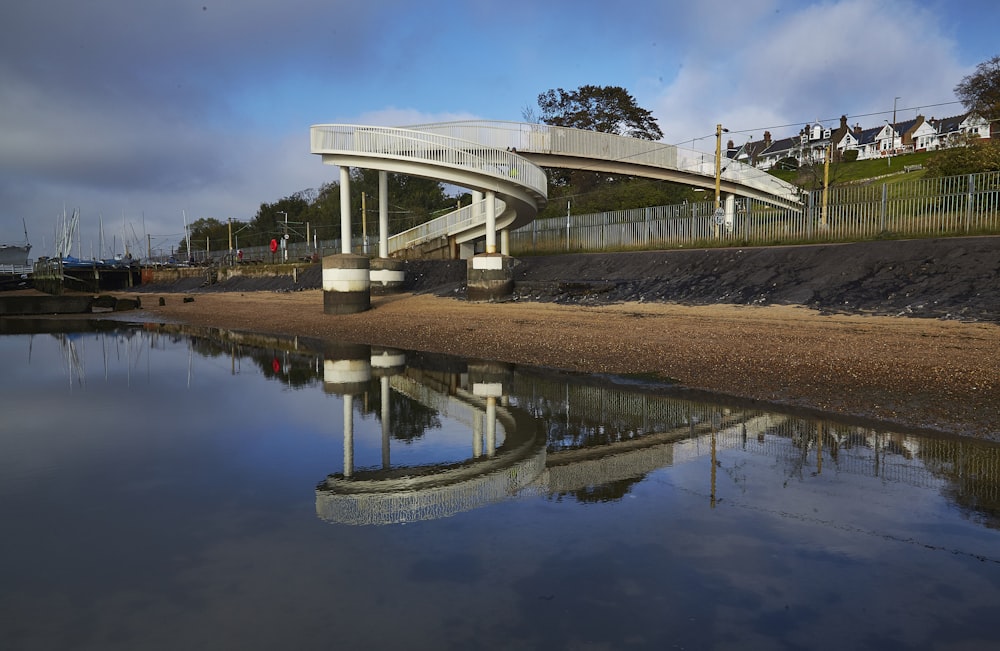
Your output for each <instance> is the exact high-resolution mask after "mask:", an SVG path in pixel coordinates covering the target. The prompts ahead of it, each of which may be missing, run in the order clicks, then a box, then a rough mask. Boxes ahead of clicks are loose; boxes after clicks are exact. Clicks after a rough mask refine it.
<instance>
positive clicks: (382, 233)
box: [378, 170, 389, 258]
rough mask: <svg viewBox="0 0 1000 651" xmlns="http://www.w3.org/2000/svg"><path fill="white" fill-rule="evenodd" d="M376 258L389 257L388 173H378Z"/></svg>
mask: <svg viewBox="0 0 1000 651" xmlns="http://www.w3.org/2000/svg"><path fill="white" fill-rule="evenodd" d="M378 257H380V258H388V257H389V173H388V172H385V171H382V170H379V173H378Z"/></svg>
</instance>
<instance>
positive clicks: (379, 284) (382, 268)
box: [369, 258, 406, 296]
mask: <svg viewBox="0 0 1000 651" xmlns="http://www.w3.org/2000/svg"><path fill="white" fill-rule="evenodd" d="M369 278H370V279H371V293H372V294H374V295H376V296H383V295H385V294H393V293H396V292H399V291H401V290H402V289H403V281H405V280H406V272H405V271H404V270H403V261H402V260H395V259H393V258H374V259H373V260H372V261H371V273H370V274H369Z"/></svg>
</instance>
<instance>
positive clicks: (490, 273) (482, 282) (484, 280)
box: [465, 253, 516, 301]
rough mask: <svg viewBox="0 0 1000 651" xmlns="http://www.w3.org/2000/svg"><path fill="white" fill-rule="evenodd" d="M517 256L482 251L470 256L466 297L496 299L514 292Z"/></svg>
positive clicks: (479, 299)
mask: <svg viewBox="0 0 1000 651" xmlns="http://www.w3.org/2000/svg"><path fill="white" fill-rule="evenodd" d="M515 262H516V259H515V258H512V257H510V256H506V255H502V254H500V253H481V254H479V255H477V256H473V257H472V258H469V266H468V273H467V276H466V278H467V282H466V292H465V295H466V298H467V299H468V300H470V301H495V300H500V299H504V298H507V297H508V296H510V295H511V294H512V293H513V292H514V264H515Z"/></svg>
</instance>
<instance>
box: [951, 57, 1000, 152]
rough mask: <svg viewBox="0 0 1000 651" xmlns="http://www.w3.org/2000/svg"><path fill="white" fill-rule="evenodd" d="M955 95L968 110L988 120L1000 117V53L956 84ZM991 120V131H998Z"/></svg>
mask: <svg viewBox="0 0 1000 651" xmlns="http://www.w3.org/2000/svg"><path fill="white" fill-rule="evenodd" d="M955 95H956V96H957V97H958V99H959V100H961V102H962V104H963V105H964V106H965V108H966V110H968V111H970V112H973V113H977V114H979V116H980V117H983V118H985V119H987V120H991V121H992V120H998V119H1000V55H997V56H995V57H993V58H992V59H990V60H989V61H984V62H982V63H980V64H979V65H978V66H976V71H975V72H974V73H972V74H971V75H967V76H965V77H963V78H962V81H961V82H959V84H958V85H957V86H955ZM995 124H997V123H996V122H991V125H990V126H991V129H990V130H991V132H993V133H995V132H996V127H995V126H993V125H995Z"/></svg>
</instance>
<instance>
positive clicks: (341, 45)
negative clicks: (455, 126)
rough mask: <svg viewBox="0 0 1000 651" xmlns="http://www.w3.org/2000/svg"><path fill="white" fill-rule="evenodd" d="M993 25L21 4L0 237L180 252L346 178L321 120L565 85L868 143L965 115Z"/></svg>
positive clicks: (651, 13)
mask: <svg viewBox="0 0 1000 651" xmlns="http://www.w3.org/2000/svg"><path fill="white" fill-rule="evenodd" d="M997 25H1000V3H998V2H996V0H827V1H809V0H742V1H737V0H698V1H697V2H690V1H688V0H685V1H683V2H681V1H674V0H659V1H632V2H630V1H628V0H622V1H620V2H616V3H608V2H594V1H591V0H573V1H569V0H566V1H552V2H540V1H538V0H535V1H533V2H522V1H520V0H510V1H507V2H495V1H492V0H463V1H461V2H455V1H454V0H426V1H423V2H419V3H416V2H412V1H410V0H370V1H368V2H359V1H357V0H349V1H344V0H284V1H283V2H273V1H264V0H143V2H134V1H132V0H88V1H86V2H82V1H80V0H41V1H39V0H9V1H8V2H6V3H4V4H3V6H2V8H0V242H17V241H20V240H23V229H22V225H21V222H22V219H23V220H24V221H25V222H26V223H27V227H28V234H29V236H30V238H31V242H32V244H33V245H34V246H35V249H34V250H33V252H32V254H33V256H36V255H45V254H51V253H52V252H53V251H52V250H51V249H52V244H53V240H54V233H55V228H56V222H57V218H58V216H59V215H61V214H62V212H63V209H64V207H65V208H66V210H73V209H74V208H79V210H80V212H81V227H82V228H81V230H82V236H81V241H82V248H83V250H82V251H78V253H82V254H83V255H90V252H91V251H92V250H93V248H94V247H95V246H97V244H95V243H99V238H98V235H97V233H98V227H99V223H100V220H101V219H102V218H103V221H104V224H105V231H106V233H107V232H110V231H112V230H116V229H117V230H118V232H119V233H120V227H121V224H122V223H123V222H125V223H126V225H127V227H126V230H127V231H128V232H129V236H130V237H131V236H132V234H133V233H134V234H138V235H139V237H141V238H142V240H145V235H146V234H148V235H149V236H150V238H151V239H152V242H153V246H154V247H157V246H158V245H163V244H166V245H167V246H169V244H170V243H173V242H176V241H177V240H179V239H180V238H181V236H182V233H183V217H182V215H186V217H187V220H188V222H190V221H193V220H194V219H198V218H201V217H214V218H217V219H219V220H221V221H225V220H226V219H228V218H234V219H239V220H242V221H248V220H250V219H252V218H253V216H254V214H255V213H256V211H257V209H258V208H259V206H260V204H261V203H271V202H274V201H277V200H278V199H280V198H282V197H285V196H288V195H290V194H293V193H295V192H297V191H299V190H304V189H307V188H318V187H319V186H321V185H322V184H323V183H326V182H329V181H333V180H336V179H337V170H336V168H333V167H330V166H324V165H323V164H322V163H320V161H319V158H318V157H317V156H313V155H311V154H310V153H309V140H308V137H309V127H310V125H312V124H319V123H331V122H344V123H361V124H379V125H394V126H404V125H406V124H414V123H418V122H427V121H439V120H450V119H466V118H482V119H492V120H513V121H518V120H521V119H522V115H523V111H524V109H525V108H526V107H533V108H537V96H538V94H539V93H541V92H544V91H546V90H548V89H551V88H565V89H574V88H577V87H579V86H581V85H584V84H595V85H614V86H622V87H624V88H626V89H627V90H628V91H629V92H631V93H632V95H633V96H634V97H635V98H636V100H637V101H638V103H639V105H640V106H642V107H643V108H646V109H649V110H651V111H652V112H653V115H654V117H655V118H656V119H657V121H658V123H659V125H660V128H661V129H662V130H663V132H664V134H665V136H664V141H665V142H668V143H675V144H686V145H691V144H692V141H694V142H693V145H694V146H695V147H696V148H703V149H709V148H711V147H714V138H709V139H705V138H703V137H704V136H707V135H709V134H713V135H714V132H715V125H716V124H717V123H721V124H723V125H725V126H726V127H727V128H728V129H730V131H731V135H732V137H733V139H734V140H735V141H737V142H739V141H741V140H746V139H747V138H749V137H753V138H755V139H760V138H761V137H762V136H763V132H764V130H765V129H769V130H770V131H771V132H772V134H773V135H774V136H775V137H781V136H785V135H791V134H792V133H794V132H796V131H798V130H799V129H800V128H801V126H802V125H804V124H805V123H807V122H811V121H814V120H823V121H827V122H829V123H832V124H834V126H835V124H836V121H837V119H838V118H839V116H841V115H847V116H848V117H849V118H850V121H851V123H852V124H853V123H854V122H860V123H861V124H862V125H863V126H868V125H874V124H878V123H881V121H882V120H883V119H885V118H888V117H891V114H892V108H893V102H894V100H895V98H897V97H898V98H899V99H898V100H895V101H896V105H897V108H898V116H899V119H906V118H910V117H913V116H914V115H916V114H917V113H918V112H919V113H922V114H924V115H925V116H928V117H931V116H936V117H944V116H947V115H955V114H958V113H961V112H962V107H961V105H960V104H957V103H954V102H955V97H954V92H953V89H954V87H955V85H956V84H957V83H958V82H959V81H960V80H961V79H962V77H963V76H965V75H967V74H969V73H970V72H972V71H973V70H974V68H975V66H976V64H978V63H981V62H983V61H985V60H987V59H989V58H991V57H992V56H995V55H997V54H1000V39H998V37H997V35H996V34H997V32H996V29H997ZM699 138H702V139H701V140H699ZM110 237H111V236H110V235H107V236H106V240H110ZM118 241H119V242H120V241H121V240H120V237H119V240H118ZM95 253H96V251H95Z"/></svg>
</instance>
